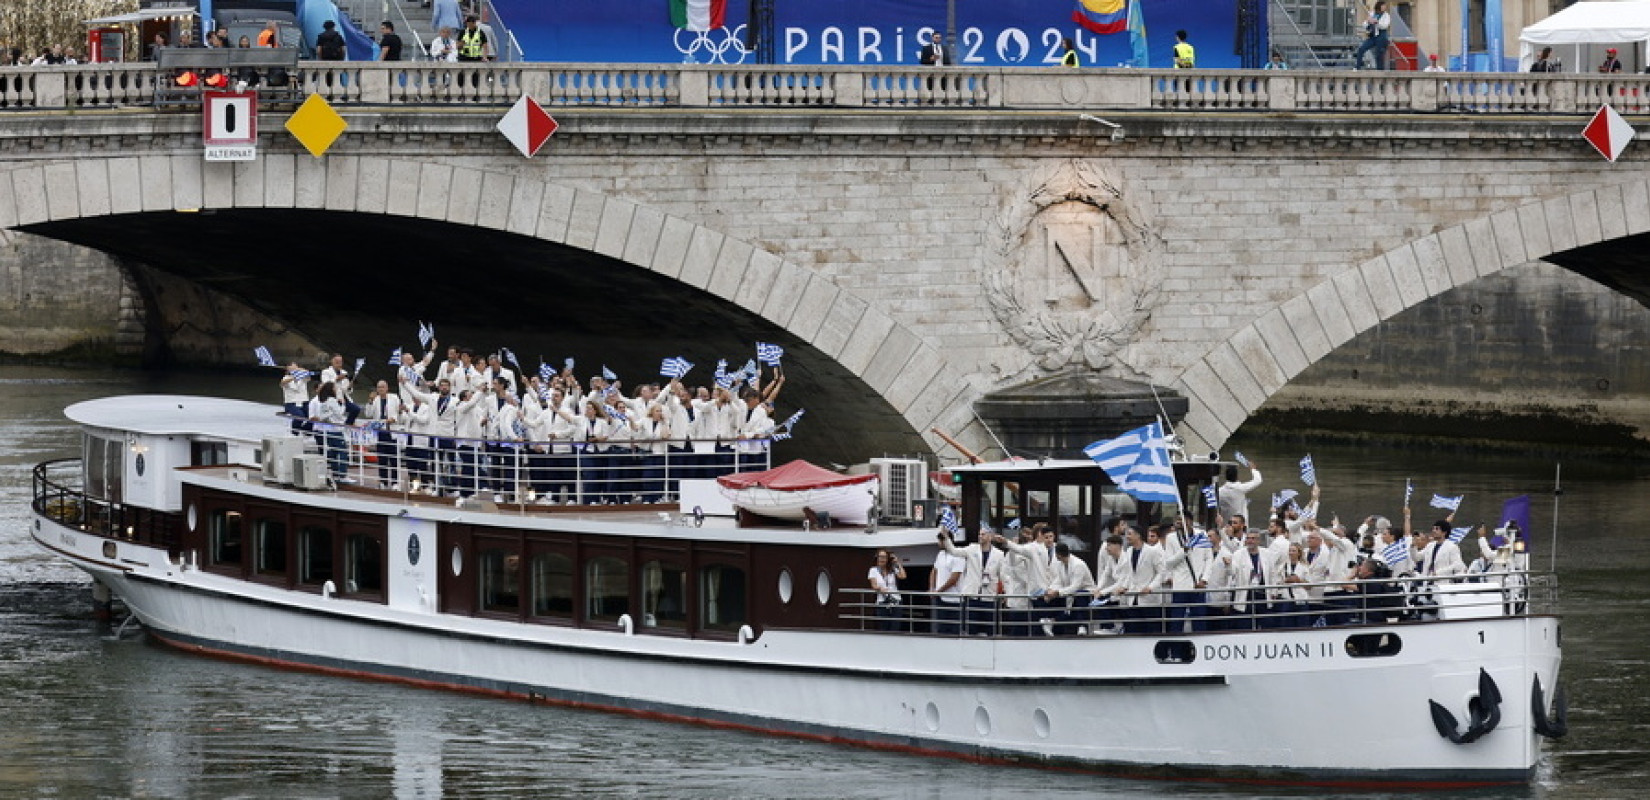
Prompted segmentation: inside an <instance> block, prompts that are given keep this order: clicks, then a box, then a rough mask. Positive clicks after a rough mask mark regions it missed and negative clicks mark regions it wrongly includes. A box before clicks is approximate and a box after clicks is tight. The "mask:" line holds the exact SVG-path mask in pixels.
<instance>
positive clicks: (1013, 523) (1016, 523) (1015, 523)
mask: <svg viewBox="0 0 1650 800" xmlns="http://www.w3.org/2000/svg"><path fill="white" fill-rule="evenodd" d="M1019 529H1020V518H1019V517H1015V518H1014V519H1011V520H1009V521H1008V524H1006V525H1004V526H1003V530H1005V531H1017V530H1019Z"/></svg>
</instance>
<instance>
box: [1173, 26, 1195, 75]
mask: <svg viewBox="0 0 1650 800" xmlns="http://www.w3.org/2000/svg"><path fill="white" fill-rule="evenodd" d="M1174 38H1175V43H1174V68H1175V69H1191V68H1193V67H1195V66H1197V51H1196V50H1194V49H1193V48H1192V45H1191V44H1190V43H1189V42H1187V41H1186V32H1185V31H1175V32H1174Z"/></svg>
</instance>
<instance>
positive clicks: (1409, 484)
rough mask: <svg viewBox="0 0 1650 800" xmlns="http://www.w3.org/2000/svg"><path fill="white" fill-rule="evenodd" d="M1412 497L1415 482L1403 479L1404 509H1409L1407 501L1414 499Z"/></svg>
mask: <svg viewBox="0 0 1650 800" xmlns="http://www.w3.org/2000/svg"><path fill="white" fill-rule="evenodd" d="M1414 496H1415V482H1414V481H1412V480H1410V479H1409V478H1405V479H1404V508H1409V499H1410V498H1411V497H1414Z"/></svg>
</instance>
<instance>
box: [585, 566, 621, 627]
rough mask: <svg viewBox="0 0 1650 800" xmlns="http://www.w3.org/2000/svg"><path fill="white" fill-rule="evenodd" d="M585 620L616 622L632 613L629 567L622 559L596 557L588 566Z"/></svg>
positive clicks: (586, 570)
mask: <svg viewBox="0 0 1650 800" xmlns="http://www.w3.org/2000/svg"><path fill="white" fill-rule="evenodd" d="M584 569H585V575H584V599H585V617H586V618H588V619H590V620H593V621H600V622H616V621H618V619H619V615H621V614H627V613H629V612H630V565H629V564H627V563H625V560H624V559H622V558H614V557H612V556H597V557H595V558H592V559H590V560H589V561H587V562H585V568H584Z"/></svg>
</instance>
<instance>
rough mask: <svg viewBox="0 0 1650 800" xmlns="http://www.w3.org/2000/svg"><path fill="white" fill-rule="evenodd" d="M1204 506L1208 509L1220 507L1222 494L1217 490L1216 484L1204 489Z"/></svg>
mask: <svg viewBox="0 0 1650 800" xmlns="http://www.w3.org/2000/svg"><path fill="white" fill-rule="evenodd" d="M1203 505H1204V506H1205V507H1207V508H1219V507H1220V493H1219V492H1218V491H1216V490H1215V485H1214V484H1212V483H1211V484H1209V485H1208V486H1205V487H1203Z"/></svg>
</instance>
